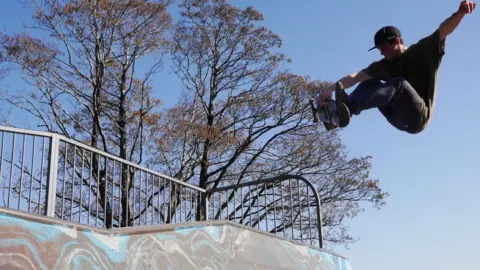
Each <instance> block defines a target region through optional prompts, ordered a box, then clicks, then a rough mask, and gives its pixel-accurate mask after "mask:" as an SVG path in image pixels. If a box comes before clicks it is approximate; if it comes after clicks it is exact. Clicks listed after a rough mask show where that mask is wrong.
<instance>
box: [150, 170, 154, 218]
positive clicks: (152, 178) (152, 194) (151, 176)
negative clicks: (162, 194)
mask: <svg viewBox="0 0 480 270" xmlns="http://www.w3.org/2000/svg"><path fill="white" fill-rule="evenodd" d="M150 180H151V182H152V193H151V196H152V206H151V209H152V214H151V215H150V216H151V218H152V221H151V225H154V223H153V222H154V220H155V217H154V215H153V213H154V212H155V207H154V206H155V203H154V202H155V200H154V199H153V198H154V194H155V189H154V184H153V183H154V181H155V178H154V175H153V174H150Z"/></svg>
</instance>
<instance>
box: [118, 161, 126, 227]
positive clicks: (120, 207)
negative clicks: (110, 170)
mask: <svg viewBox="0 0 480 270" xmlns="http://www.w3.org/2000/svg"><path fill="white" fill-rule="evenodd" d="M118 173H119V176H118V181H119V183H118V209H119V212H118V227H119V228H121V227H122V221H123V211H126V209H123V206H122V191H123V182H124V181H123V162H119V169H118Z"/></svg>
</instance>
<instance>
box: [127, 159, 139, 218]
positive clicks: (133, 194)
mask: <svg viewBox="0 0 480 270" xmlns="http://www.w3.org/2000/svg"><path fill="white" fill-rule="evenodd" d="M136 169H137V168H135V167H133V178H134V179H135V181H134V182H133V184H132V185H133V192H132V210H133V216H132V218H135V217H136V215H135V214H136V212H135V209H136V208H135V202H136V201H135V191H137V188H136V187H135V183H136V182H137V179H138V178H137V176H136V173H135V172H136ZM129 173H130V171H129ZM132 225H133V226H135V220H132Z"/></svg>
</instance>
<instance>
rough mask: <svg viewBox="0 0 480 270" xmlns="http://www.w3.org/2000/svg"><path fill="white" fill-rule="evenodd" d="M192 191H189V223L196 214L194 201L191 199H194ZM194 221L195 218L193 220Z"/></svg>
mask: <svg viewBox="0 0 480 270" xmlns="http://www.w3.org/2000/svg"><path fill="white" fill-rule="evenodd" d="M193 194H194V191H193V189H190V221H192V217H193V216H195V215H196V212H197V211H195V208H194V207H195V201H194V200H193V197H194V195H193ZM192 211H193V214H192ZM195 219H196V218H195Z"/></svg>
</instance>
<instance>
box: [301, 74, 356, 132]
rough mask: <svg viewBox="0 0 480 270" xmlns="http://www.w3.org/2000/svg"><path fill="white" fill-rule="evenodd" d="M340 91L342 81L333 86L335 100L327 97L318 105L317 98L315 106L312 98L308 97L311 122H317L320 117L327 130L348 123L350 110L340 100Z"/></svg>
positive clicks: (341, 90)
mask: <svg viewBox="0 0 480 270" xmlns="http://www.w3.org/2000/svg"><path fill="white" fill-rule="evenodd" d="M341 92H343V85H342V83H340V82H337V84H336V86H335V100H332V99H327V100H326V102H325V103H324V104H323V105H320V104H319V102H318V100H317V107H315V105H314V104H313V101H314V100H313V99H310V106H311V109H312V113H313V123H318V120H319V119H320V121H322V123H323V125H324V126H325V129H326V130H327V131H331V130H333V129H335V128H337V127H340V128H343V127H346V126H348V124H349V123H350V111H349V110H348V107H347V106H346V105H345V104H344V103H343V102H342V101H341V98H340V93H341ZM317 116H318V118H317Z"/></svg>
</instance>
